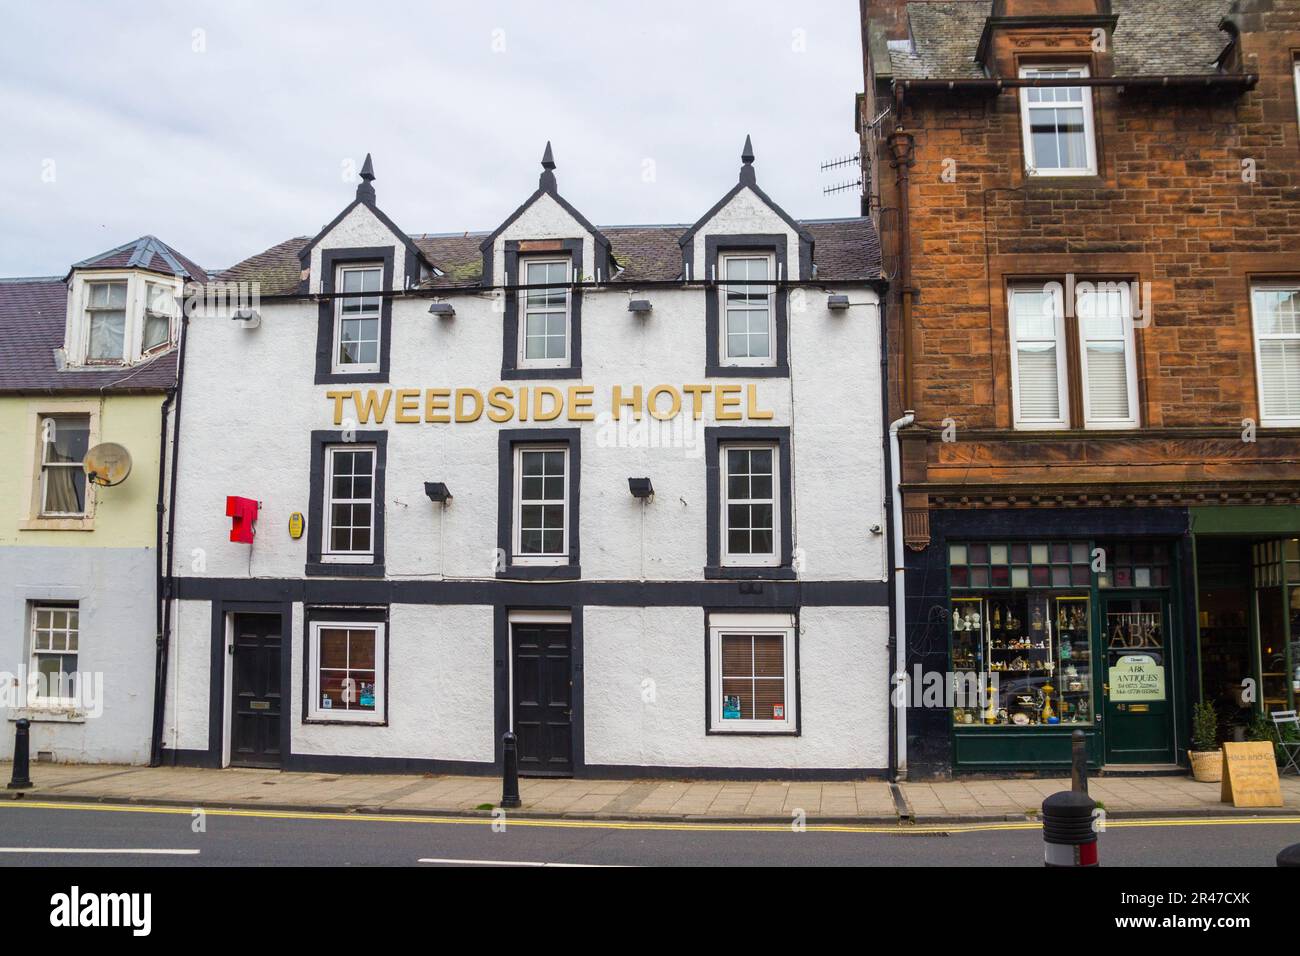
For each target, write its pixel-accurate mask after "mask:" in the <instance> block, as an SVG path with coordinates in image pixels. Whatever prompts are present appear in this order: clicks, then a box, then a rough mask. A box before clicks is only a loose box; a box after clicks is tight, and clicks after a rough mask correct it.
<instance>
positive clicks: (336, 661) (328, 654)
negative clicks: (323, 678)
mask: <svg viewBox="0 0 1300 956" xmlns="http://www.w3.org/2000/svg"><path fill="white" fill-rule="evenodd" d="M319 656H320V666H321V667H331V668H346V667H347V666H348V632H347V631H345V630H343V629H341V628H335V627H330V628H324V627H323V628H321V630H320V655H319Z"/></svg>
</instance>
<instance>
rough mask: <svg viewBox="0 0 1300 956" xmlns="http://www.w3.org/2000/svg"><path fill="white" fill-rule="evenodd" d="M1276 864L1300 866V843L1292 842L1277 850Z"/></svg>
mask: <svg viewBox="0 0 1300 956" xmlns="http://www.w3.org/2000/svg"><path fill="white" fill-rule="evenodd" d="M1277 865H1278V866H1300V843H1292V844H1291V845H1290V846H1288V847H1285V848H1283V849H1281V850H1279V851H1278V854H1277Z"/></svg>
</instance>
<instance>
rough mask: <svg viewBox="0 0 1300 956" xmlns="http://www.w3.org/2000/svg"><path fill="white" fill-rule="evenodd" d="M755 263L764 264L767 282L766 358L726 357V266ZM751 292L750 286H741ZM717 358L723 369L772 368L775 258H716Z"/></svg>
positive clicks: (745, 255)
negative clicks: (748, 261) (745, 261)
mask: <svg viewBox="0 0 1300 956" xmlns="http://www.w3.org/2000/svg"><path fill="white" fill-rule="evenodd" d="M750 259H759V260H762V261H764V262H766V263H767V275H768V278H769V280H770V281H771V285H770V286H769V287H768V292H767V355H766V356H754V357H750V356H735V357H733V356H732V355H731V354H730V350H729V348H728V345H729V343H728V339H727V264H728V263H729V262H731V261H733V260H750ZM743 288H745V289H753V288H754V287H753V286H743ZM718 335H719V336H720V338H721V340H720V341H719V342H718V357H719V360H720V364H721V365H723V366H724V367H733V368H734V367H741V368H744V367H749V368H768V367H771V366H775V365H776V256H774V255H773V254H771V253H766V254H764V253H761V252H724V253H721V254H719V256H718Z"/></svg>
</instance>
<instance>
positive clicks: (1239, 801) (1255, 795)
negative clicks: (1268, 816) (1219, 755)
mask: <svg viewBox="0 0 1300 956" xmlns="http://www.w3.org/2000/svg"><path fill="white" fill-rule="evenodd" d="M1229 801H1231V803H1232V805H1233V806H1234V807H1280V806H1282V785H1281V783H1280V782H1279V781H1278V778H1277V759H1276V758H1275V757H1274V756H1273V744H1272V743H1271V742H1270V741H1267V740H1256V741H1250V742H1248V743H1231V742H1229V743H1225V744H1224V745H1223V784H1222V786H1221V787H1220V790H1219V802H1220V803H1228V802H1229Z"/></svg>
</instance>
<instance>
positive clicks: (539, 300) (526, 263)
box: [479, 143, 617, 378]
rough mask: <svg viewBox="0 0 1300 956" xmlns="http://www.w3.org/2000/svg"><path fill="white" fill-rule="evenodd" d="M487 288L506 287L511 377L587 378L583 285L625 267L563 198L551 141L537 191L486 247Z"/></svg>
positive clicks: (506, 356) (505, 362)
mask: <svg viewBox="0 0 1300 956" xmlns="http://www.w3.org/2000/svg"><path fill="white" fill-rule="evenodd" d="M479 252H480V254H481V255H482V257H483V285H484V286H485V287H492V286H499V287H504V290H505V292H504V296H503V306H504V320H505V321H504V323H503V325H504V333H503V335H504V339H503V345H502V358H501V375H502V377H503V378H577V377H579V376H580V375H581V374H582V290H581V289H580V288H579V287H578V284H579V283H582V282H606V281H608V280H609V279H610V277H611V272H612V271H614V270H615V269H616V268H617V267H616V266H615V265H614V261H613V258H612V256H611V255H610V248H609V240H608V239H606V238H605V237H604V236H603V235H602V234H601V232H600V230H599V229H597V228H596V227H595V226H593V225H592V224H591V223H590V222H589V221H588V220H587V218H586V217H585V216H583V215H582V213H580V212H578V210H577V209H575V208H574V207H573V206H572V205H570V204H569V203H568V201H566V200H565V199H564V197H563V196H561V195H560V193H559V190H558V188H557V186H556V180H555V157H554V156H553V154H552V153H551V144H550V143H547V144H546V150H545V152H544V153H543V154H542V174H541V176H540V177H539V179H538V183H537V190H536V191H535V192H534V193H533V194H532V195H531V196H529V197H528V199H527V200H525V202H524V204H523V205H522V206H520V207H519V208H518V209H516V210H515V211H514V212H513V213H511V214H510V217H509V218H508V219H506V221H505V222H503V223H502V224H501V225H500V226H498V227H497V228H496V230H495V231H494V232H493V233H492V234H491V235H490V236H488V237H487V238H486V239H484V240H483V242H482V243H481V244H480V245H479Z"/></svg>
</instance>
